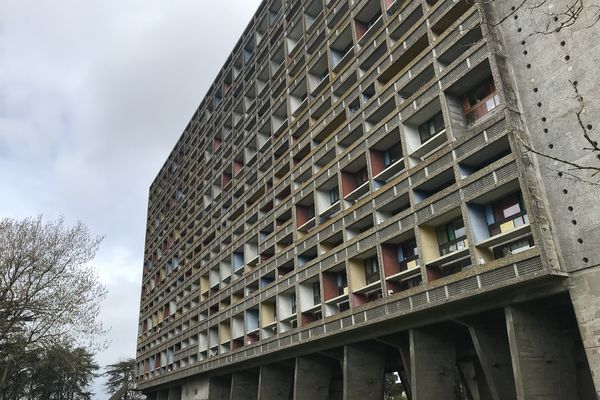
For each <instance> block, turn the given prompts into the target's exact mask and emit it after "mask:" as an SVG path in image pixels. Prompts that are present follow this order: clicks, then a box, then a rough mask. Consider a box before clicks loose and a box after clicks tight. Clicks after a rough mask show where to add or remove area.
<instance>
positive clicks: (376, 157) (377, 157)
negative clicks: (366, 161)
mask: <svg viewBox="0 0 600 400" xmlns="http://www.w3.org/2000/svg"><path fill="white" fill-rule="evenodd" d="M369 153H370V155H371V169H372V170H373V176H375V175H377V174H379V173H380V172H381V171H383V170H384V169H385V163H384V159H383V152H381V151H379V150H369Z"/></svg>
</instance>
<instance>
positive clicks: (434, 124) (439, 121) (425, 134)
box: [419, 112, 446, 144]
mask: <svg viewBox="0 0 600 400" xmlns="http://www.w3.org/2000/svg"><path fill="white" fill-rule="evenodd" d="M445 128H446V126H445V125H444V116H443V115H442V113H441V112H440V113H438V114H436V115H435V116H434V117H433V118H431V119H430V120H429V121H427V122H425V123H424V124H422V125H421V126H419V137H420V138H421V144H423V143H425V142H426V141H428V140H429V139H431V138H432V137H434V136H437V135H438V134H439V133H441V132H442V131H443V130H444V129H445Z"/></svg>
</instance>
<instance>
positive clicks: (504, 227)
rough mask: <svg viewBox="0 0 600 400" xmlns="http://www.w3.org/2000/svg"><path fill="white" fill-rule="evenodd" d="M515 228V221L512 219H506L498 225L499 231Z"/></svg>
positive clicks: (503, 231)
mask: <svg viewBox="0 0 600 400" xmlns="http://www.w3.org/2000/svg"><path fill="white" fill-rule="evenodd" d="M513 229H515V223H514V222H513V221H508V222H505V223H503V224H501V225H500V232H501V233H505V232H509V231H512V230H513Z"/></svg>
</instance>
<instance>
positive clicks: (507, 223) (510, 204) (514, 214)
mask: <svg viewBox="0 0 600 400" xmlns="http://www.w3.org/2000/svg"><path fill="white" fill-rule="evenodd" d="M485 214H486V220H487V224H488V227H489V231H490V236H495V235H498V234H500V233H504V232H508V231H510V230H513V229H515V228H517V227H519V226H521V225H525V224H527V223H529V218H528V216H527V211H526V210H525V207H524V203H523V196H522V195H521V193H513V194H511V195H509V196H506V197H504V198H502V199H500V200H497V201H495V202H493V203H491V204H489V205H488V206H486V208H485Z"/></svg>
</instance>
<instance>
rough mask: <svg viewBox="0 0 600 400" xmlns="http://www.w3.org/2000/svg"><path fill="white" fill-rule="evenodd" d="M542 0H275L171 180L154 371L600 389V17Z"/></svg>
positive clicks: (227, 390)
mask: <svg viewBox="0 0 600 400" xmlns="http://www.w3.org/2000/svg"><path fill="white" fill-rule="evenodd" d="M521 3H522V1H521V0H519V1H516V0H507V1H489V2H483V3H482V4H473V2H470V1H464V0H404V1H400V0H396V1H394V0H265V1H263V2H262V4H261V6H260V7H259V9H258V10H257V12H256V14H255V16H254V17H253V18H252V21H251V22H250V24H249V25H248V27H247V29H246V30H245V32H244V34H243V36H242V37H241V38H240V40H239V42H238V44H237V45H236V46H235V49H234V50H233V52H232V53H231V56H230V57H229V58H228V59H227V61H226V62H225V64H224V67H223V68H222V70H221V71H220V72H219V74H218V76H217V77H216V79H215V81H214V84H213V85H212V86H211V88H210V90H209V91H208V93H207V94H206V96H205V97H204V100H203V101H202V103H201V104H200V106H199V107H198V109H197V111H196V112H195V113H194V115H193V117H192V119H191V121H190V122H189V124H188V125H187V127H186V128H185V130H184V132H183V134H182V136H181V138H180V139H179V141H178V143H177V144H176V146H175V147H174V149H173V151H172V153H171V155H170V156H169V158H168V160H167V162H166V163H165V164H164V167H163V168H162V169H161V171H160V173H159V174H158V176H157V178H156V179H155V181H154V183H153V184H152V186H151V188H150V198H149V208H148V227H147V236H146V249H145V257H146V259H145V264H144V275H143V288H142V295H141V310H140V327H139V338H138V345H137V361H138V377H137V379H138V387H139V388H141V389H142V390H143V391H144V392H145V393H147V394H148V395H149V397H150V398H151V399H157V400H160V399H169V400H172V399H173V400H179V399H197V400H200V399H211V400H212V399H231V400H236V399H261V400H266V399H295V400H305V399H306V400H313V399H317V400H319V399H360V400H362V399H378V400H379V399H384V398H392V397H384V396H387V394H385V393H384V392H385V390H384V387H385V383H384V382H385V381H386V378H385V377H386V376H387V380H388V381H389V380H390V379H391V381H395V382H397V383H398V382H401V385H402V387H403V389H404V391H405V393H406V396H407V398H409V399H412V400H414V399H418V400H428V399H436V400H437V399H455V398H456V399H458V398H462V399H473V400H478V399H481V400H486V399H494V400H506V399H569V400H571V399H596V398H597V395H598V391H599V390H600V355H599V354H600V353H599V350H600V347H599V346H600V342H599V339H600V333H599V332H600V318H599V312H600V305H599V304H600V303H599V296H600V272H599V268H598V266H599V265H600V252H599V251H598V249H599V248H600V211H599V206H598V201H599V199H600V197H599V194H598V191H597V189H596V187H594V185H589V184H587V183H585V182H581V181H580V180H578V179H576V177H577V174H578V173H579V171H577V170H573V168H572V167H573V165H574V164H577V165H588V164H590V163H593V162H595V161H597V159H596V157H597V153H595V152H594V149H593V148H592V149H591V150H589V149H585V148H586V147H589V146H590V145H593V142H592V141H589V140H588V139H587V138H590V137H594V136H595V137H598V134H597V132H596V130H598V129H600V123H598V121H594V119H596V120H597V115H600V106H599V102H598V101H597V100H595V99H594V95H596V94H597V93H598V89H600V87H599V86H600V85H599V83H598V76H599V75H600V71H599V67H598V65H599V64H598V61H600V50H599V43H598V41H599V39H598V37H600V35H599V32H598V30H599V27H598V26H597V25H593V24H587V22H588V21H587V20H586V18H588V17H590V18H591V17H592V16H589V15H586V13H585V12H584V13H582V14H581V15H580V20H579V21H576V24H575V25H574V26H563V27H561V26H560V24H563V25H564V18H565V15H567V14H560V12H561V11H560V10H561V7H563V6H564V5H565V4H566V3H567V2H566V1H559V2H558V3H556V4H548V3H543V4H542V5H541V6H540V8H539V9H532V8H528V5H529V3H528V2H527V1H526V2H525V5H524V6H521V7H520V4H521ZM496 21H497V22H498V23H496ZM499 22H501V23H499ZM577 24H580V26H579V28H580V29H574V28H576V27H577V26H578V25H577ZM584 25H585V26H584ZM557 27H560V29H558V30H557V29H556V28H557ZM594 122H596V125H594ZM588 142H589V143H588ZM590 143H591V144H590ZM531 148H533V149H535V150H536V151H537V152H538V153H536V152H532V151H530V149H531ZM539 153H543V154H544V155H540V154H539ZM561 157H564V158H565V159H566V160H568V161H569V162H571V163H572V164H573V165H571V164H565V163H563V162H561V161H558V160H557V159H560V158H561ZM455 393H458V394H455Z"/></svg>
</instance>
